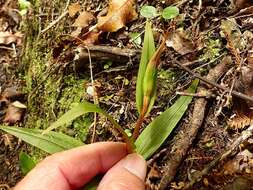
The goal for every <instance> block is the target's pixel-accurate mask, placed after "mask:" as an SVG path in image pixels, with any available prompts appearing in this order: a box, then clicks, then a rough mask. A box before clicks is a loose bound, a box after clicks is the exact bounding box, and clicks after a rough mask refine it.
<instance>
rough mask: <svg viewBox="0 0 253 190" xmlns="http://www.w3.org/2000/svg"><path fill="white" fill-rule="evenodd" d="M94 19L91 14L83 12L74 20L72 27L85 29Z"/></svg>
mask: <svg viewBox="0 0 253 190" xmlns="http://www.w3.org/2000/svg"><path fill="white" fill-rule="evenodd" d="M94 19H95V17H94V16H93V15H92V14H91V13H89V12H87V11H83V12H81V13H80V15H79V16H78V17H77V19H76V20H75V22H74V24H73V26H75V27H80V28H85V27H87V26H89V23H90V22H91V21H92V20H94Z"/></svg>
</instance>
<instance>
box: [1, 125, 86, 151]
mask: <svg viewBox="0 0 253 190" xmlns="http://www.w3.org/2000/svg"><path fill="white" fill-rule="evenodd" d="M0 129H1V130H3V131H5V132H7V133H10V134H11V135H14V136H16V137H18V138H20V139H22V140H23V141H25V142H27V143H29V144H31V145H33V146H35V147H37V148H39V149H41V150H43V151H45V152H47V153H49V154H53V153H55V152H60V151H64V150H68V149H71V148H74V147H77V146H81V145H83V143H82V142H81V141H79V140H76V139H74V138H72V137H70V136H67V135H64V134H62V133H57V132H53V131H50V132H48V133H47V134H44V135H43V134H42V132H43V131H42V130H39V129H28V128H20V127H7V126H2V125H0Z"/></svg>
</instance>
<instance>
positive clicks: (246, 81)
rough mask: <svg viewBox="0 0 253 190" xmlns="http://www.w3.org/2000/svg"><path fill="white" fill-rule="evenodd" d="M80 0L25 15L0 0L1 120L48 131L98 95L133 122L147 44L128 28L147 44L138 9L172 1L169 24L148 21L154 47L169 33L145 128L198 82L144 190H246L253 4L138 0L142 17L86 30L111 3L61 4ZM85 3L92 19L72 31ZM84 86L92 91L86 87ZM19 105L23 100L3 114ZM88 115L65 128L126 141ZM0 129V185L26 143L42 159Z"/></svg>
mask: <svg viewBox="0 0 253 190" xmlns="http://www.w3.org/2000/svg"><path fill="white" fill-rule="evenodd" d="M75 2H76V1H72V0H71V1H60V0H54V1H47V0H44V1H40V0H31V1H30V3H31V6H30V7H29V8H27V12H26V13H25V14H24V15H23V16H21V15H20V11H21V8H20V6H19V4H18V1H16V0H15V1H3V0H2V1H1V0H0V123H3V124H7V125H10V126H13V125H17V126H19V127H27V128H39V129H45V128H47V127H48V126H49V124H50V123H52V122H53V121H55V120H56V119H57V118H58V116H60V115H62V114H63V113H65V112H66V111H67V110H68V109H69V108H70V107H71V106H72V104H73V102H80V101H82V100H88V101H93V100H94V97H95V98H98V100H99V105H100V106H101V107H102V108H103V109H105V110H107V111H108V112H109V113H110V114H111V115H113V117H114V118H115V119H116V121H118V122H119V124H120V125H121V126H124V128H125V129H127V130H132V129H133V126H134V124H135V122H136V120H137V118H138V116H137V115H138V114H137V110H136V107H135V93H134V92H135V86H136V80H137V73H138V65H139V61H140V52H141V44H142V43H139V44H138V42H135V41H134V40H133V38H131V34H132V33H138V35H139V37H141V39H140V40H143V33H144V27H145V18H144V17H142V16H140V15H139V13H140V9H141V7H142V6H143V5H152V6H154V7H156V8H157V9H158V10H162V9H164V8H165V7H167V6H171V5H173V6H177V7H178V8H179V10H180V15H179V16H178V17H176V18H175V19H174V20H173V21H165V20H164V19H162V18H160V17H156V18H155V19H152V23H153V30H154V37H155V42H156V44H157V46H158V44H159V43H160V42H161V40H162V35H163V34H164V33H165V31H166V30H167V29H168V28H170V29H171V31H170V35H169V37H168V40H167V47H166V50H165V51H164V52H163V54H162V55H161V58H160V59H161V64H160V67H159V72H158V79H157V99H156V102H155V106H154V108H153V110H152V111H151V113H150V114H149V116H148V117H147V118H146V120H145V121H144V124H145V125H147V124H148V123H149V122H150V121H152V120H153V119H154V118H155V117H156V116H157V115H159V114H160V113H161V112H163V111H164V110H165V109H166V108H168V107H169V106H171V105H173V103H174V102H175V100H176V99H177V97H178V95H177V94H178V93H181V92H183V91H184V90H185V89H186V88H187V86H188V85H189V84H190V83H191V81H192V80H193V79H194V78H199V79H200V84H199V87H198V90H197V93H196V94H183V95H187V96H192V95H193V96H194V98H193V101H192V103H191V104H190V106H189V108H188V110H187V112H186V114H184V116H183V118H182V119H181V120H180V122H179V124H178V125H177V127H176V129H175V130H173V132H172V133H171V135H170V136H169V137H168V139H167V140H166V142H165V143H164V144H163V145H162V146H161V147H160V148H159V150H158V151H156V152H155V154H154V155H153V156H152V157H151V158H150V159H149V160H148V174H147V179H146V189H152V190H163V189H171V190H176V189H203V190H204V189H224V190H226V189H233V190H239V189H243V190H247V189H253V188H252V187H253V178H252V177H253V176H252V175H253V146H252V144H253V141H252V140H253V138H252V136H253V130H252V118H253V112H252V105H253V104H252V99H251V98H253V97H252V96H253V92H252V89H253V88H252V87H253V62H252V61H253V46H252V44H253V43H252V42H253V33H252V32H253V17H252V14H253V3H252V1H249V0H248V1H247V0H219V1H217V0H193V1H184V0H180V1H179V0H178V1H177V0H168V1H159V0H155V1H148V0H146V1H136V2H135V5H136V6H135V8H136V10H137V13H138V15H139V16H138V17H137V19H135V20H134V21H132V22H129V23H127V24H126V26H125V27H123V28H121V29H120V30H118V31H116V32H102V34H99V37H98V36H97V33H94V34H93V33H92V35H93V36H88V37H87V35H86V33H87V31H88V30H89V28H90V27H91V26H93V25H94V24H95V23H96V17H97V16H99V15H104V14H106V12H107V11H108V10H107V7H108V2H107V1H89V0H88V1H78V2H79V4H80V5H81V9H80V10H79V11H77V13H76V14H75V15H74V16H73V17H71V16H70V15H69V14H70V12H68V11H67V12H66V10H68V7H69V6H70V5H73V3H75ZM81 10H86V11H88V12H90V13H92V15H93V16H92V17H94V18H92V19H91V20H90V21H89V22H86V23H85V26H82V27H81V29H80V27H79V29H80V30H78V27H76V26H75V24H74V23H75V22H77V17H78V16H77V15H78V14H79V15H80V14H81ZM64 12H66V14H65V13H64ZM58 18H61V19H59V20H58ZM83 19H84V18H83ZM79 22H80V21H79ZM78 24H80V23H78ZM49 26H51V27H49ZM6 35H8V36H7V37H6ZM73 36H74V37H73ZM133 41H134V42H133ZM141 42H142V41H141ZM84 46H88V47H89V51H90V52H88V51H87V49H85V48H84ZM105 47H106V48H105ZM115 48H119V49H115ZM80 49H82V53H83V54H82V53H80V52H78V51H80ZM89 56H91V59H92V65H93V70H92V74H93V78H92V77H91V75H90V73H91V70H90V67H89V58H90V57H89ZM92 82H93V83H94V84H92ZM91 85H95V87H96V96H97V97H96V96H94V94H93V95H91V94H92V93H90V92H89V91H88V90H87V89H89V87H90V86H91ZM6 94H7V95H6ZM15 101H18V102H20V103H21V104H22V105H23V104H24V105H26V108H25V109H22V110H16V112H15V113H14V112H11V113H9V114H8V109H9V106H10V104H12V103H13V102H15ZM93 119H94V115H92V114H91V115H88V116H84V117H82V118H80V119H78V120H76V121H74V122H73V124H71V126H69V127H65V128H63V129H61V132H63V133H65V134H68V135H70V136H73V137H76V138H77V139H79V140H82V141H83V142H85V143H90V142H96V141H106V140H117V141H122V138H121V137H120V136H119V135H118V134H117V133H116V132H115V131H114V130H112V129H110V127H108V126H109V123H108V121H106V120H105V119H104V118H102V117H101V118H100V117H98V118H97V119H98V120H97V123H96V125H95V126H96V128H95V130H94V127H93V125H91V124H92V123H93ZM90 126H92V127H90ZM0 136H1V138H0V189H3V190H4V189H10V187H13V186H14V185H15V184H16V183H17V182H18V181H19V180H20V179H21V178H22V176H23V175H22V173H21V169H20V165H19V153H20V152H21V151H25V152H27V153H29V154H30V155H31V156H32V157H33V158H36V159H37V160H40V159H42V158H43V157H44V156H45V154H44V153H43V152H41V151H39V150H37V149H35V148H31V147H30V146H29V145H26V144H25V143H23V142H21V141H20V140H18V139H16V138H15V137H13V136H11V135H8V134H6V133H3V132H0Z"/></svg>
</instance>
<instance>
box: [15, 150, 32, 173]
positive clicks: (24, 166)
mask: <svg viewBox="0 0 253 190" xmlns="http://www.w3.org/2000/svg"><path fill="white" fill-rule="evenodd" d="M19 165H20V168H21V171H22V173H23V174H24V175H26V174H27V173H28V172H30V171H31V170H32V169H33V168H34V167H35V166H36V161H35V160H34V159H33V158H32V157H31V156H29V155H28V154H26V153H24V152H20V154H19Z"/></svg>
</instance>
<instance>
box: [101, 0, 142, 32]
mask: <svg viewBox="0 0 253 190" xmlns="http://www.w3.org/2000/svg"><path fill="white" fill-rule="evenodd" d="M137 16H138V15H137V13H136V11H135V2H134V0H110V2H109V8H108V13H107V15H106V16H103V17H99V18H98V23H97V28H98V29H99V30H102V31H104V32H116V31H117V30H119V29H121V28H123V27H124V26H125V25H126V24H127V23H129V22H132V21H133V20H135V19H137Z"/></svg>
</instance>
